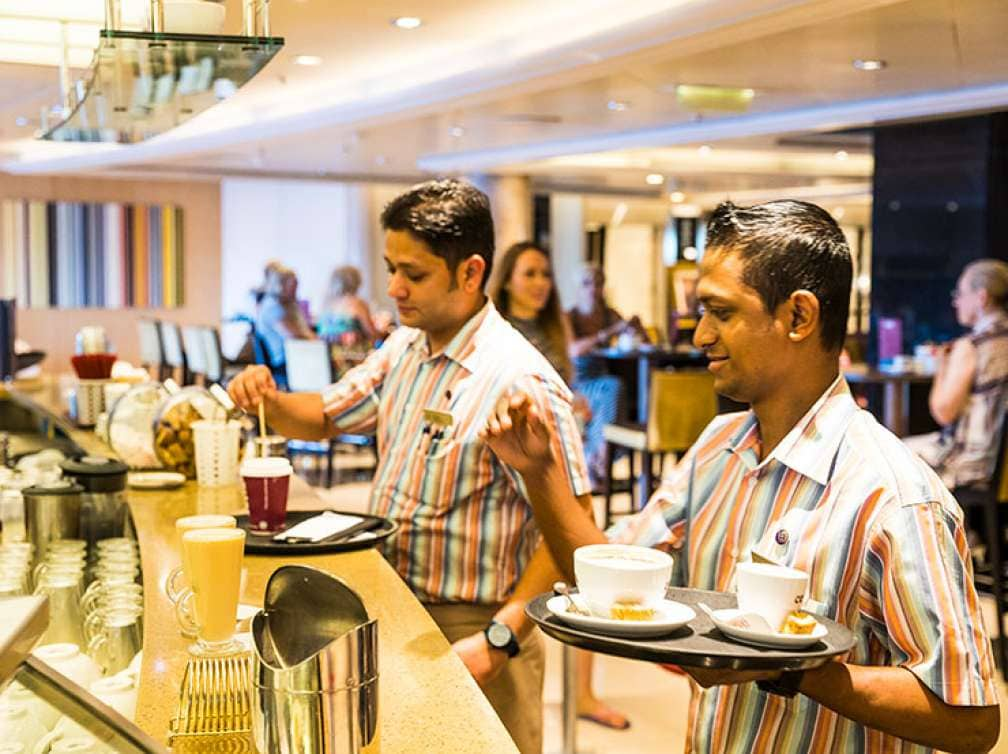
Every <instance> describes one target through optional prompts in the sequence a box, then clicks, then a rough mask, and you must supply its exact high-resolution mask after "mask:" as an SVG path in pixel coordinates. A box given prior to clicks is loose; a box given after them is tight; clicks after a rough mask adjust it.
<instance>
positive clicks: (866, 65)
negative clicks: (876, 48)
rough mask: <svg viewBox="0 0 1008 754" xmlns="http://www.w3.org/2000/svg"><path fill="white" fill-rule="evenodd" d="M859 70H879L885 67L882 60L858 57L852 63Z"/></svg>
mask: <svg viewBox="0 0 1008 754" xmlns="http://www.w3.org/2000/svg"><path fill="white" fill-rule="evenodd" d="M852 65H853V66H854V67H855V68H857V69H858V70H859V71H881V70H882V69H883V68H885V67H886V62H885V61H884V60H874V59H872V58H864V59H861V58H858V59H857V60H855V61H854V62H853V64H852Z"/></svg>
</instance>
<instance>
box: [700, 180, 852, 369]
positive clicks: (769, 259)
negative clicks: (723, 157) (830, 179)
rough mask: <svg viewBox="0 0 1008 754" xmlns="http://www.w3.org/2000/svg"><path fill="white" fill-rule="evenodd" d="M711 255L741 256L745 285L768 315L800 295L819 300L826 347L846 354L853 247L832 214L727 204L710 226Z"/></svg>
mask: <svg viewBox="0 0 1008 754" xmlns="http://www.w3.org/2000/svg"><path fill="white" fill-rule="evenodd" d="M707 250H709V251H723V252H729V253H735V254H738V255H739V256H740V257H741V259H742V261H743V263H744V265H745V267H744V271H743V273H742V282H744V283H745V284H746V285H748V286H749V287H750V288H752V289H754V290H755V291H756V292H757V293H758V294H759V295H760V298H762V299H763V305H764V306H765V307H766V310H767V311H768V312H773V311H774V310H775V309H776V308H777V306H778V305H780V303H781V302H783V301H785V300H787V298H788V296H790V295H791V294H792V293H794V292H795V291H798V290H807V291H810V292H811V293H813V294H814V295H815V297H816V298H817V299H819V312H820V317H821V319H822V331H821V337H822V343H823V346H824V347H825V348H826V349H827V350H837V351H839V350H840V349H841V348H843V342H844V338H845V337H846V335H847V316H848V312H849V310H850V295H851V279H852V277H853V274H854V272H853V266H852V264H851V254H850V247H849V246H848V245H847V239H845V238H844V234H843V231H841V230H840V226H839V225H837V224H836V221H835V220H834V219H833V218H832V217H831V216H830V214H829V213H828V212H827V211H826V210H824V209H823V208H822V207H819V206H817V205H815V204H810V203H809V202H798V201H791V200H786V201H776V202H768V203H766V204H759V205H756V206H755V207H736V206H735V205H734V204H732V203H731V202H723V203H722V204H720V205H718V207H717V209H715V210H714V213H713V214H712V215H711V218H710V221H709V222H708V224H707Z"/></svg>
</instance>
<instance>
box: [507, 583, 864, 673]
mask: <svg viewBox="0 0 1008 754" xmlns="http://www.w3.org/2000/svg"><path fill="white" fill-rule="evenodd" d="M552 596H553V593H552V592H550V593H547V594H541V595H539V596H538V597H536V598H535V599H533V600H532V601H531V602H529V603H528V604H527V605H526V606H525V612H526V613H527V614H528V616H529V617H530V618H531V619H532V620H533V621H535V622H536V624H537V625H538V626H539V628H541V629H542V631H543V633H545V634H546V635H547V636H551V637H553V638H554V639H556V640H557V641H560V642H563V643H564V644H571V645H573V646H575V647H580V648H581V649H590V650H591V651H593V652H601V653H602V654H607V655H615V656H617V657H628V658H630V659H632V660H647V661H649V662H663V663H671V664H673V665H685V666H687V667H702V668H726V669H730V670H804V669H806V668H814V667H818V666H819V665H824V664H825V663H826V662H828V661H829V659H830V658H831V657H835V656H836V655H841V654H843V653H845V652H847V651H848V650H850V649H851V647H853V646H854V634H852V633H851V632H850V630H849V629H847V628H846V627H845V626H842V625H840V624H839V623H836V622H835V621H831V620H829V619H827V618H823V617H822V616H820V615H817V616H816V620H818V621H819V622H820V623H822V624H823V625H824V626H826V629H827V631H828V633H827V634H826V637H825V638H824V639H823V640H822V641H820V642H816V643H815V644H813V645H812V646H811V647H808V648H807V649H787V650H784V649H762V648H760V647H751V646H748V645H746V644H740V643H738V642H735V641H732V640H731V639H729V638H727V637H726V636H725V635H724V634H722V633H721V632H720V631H719V630H718V629H717V628H715V627H714V623H713V622H712V621H711V619H710V618H708V617H707V616H706V615H704V613H703V611H702V610H700V609H699V608H698V607H697V603H699V602H705V603H707V605H709V606H710V607H712V608H713V609H715V610H719V609H721V608H725V607H735V605H736V602H735V595H734V594H725V593H724V592H708V591H706V590H703V589H681V588H676V587H672V588H670V589H669V590H668V592H667V595H666V596H667V597H668V599H670V600H675V601H676V602H682V603H683V604H685V605H689V606H690V607H692V608H693V609H694V610H695V612H696V617H695V618H694V619H693V620H691V621H690V622H689V623H687V624H686V625H685V626H683V627H682V628H680V629H678V630H677V631H673V632H672V633H670V634H669V635H668V636H662V637H657V638H653V639H627V638H622V637H619V636H606V635H604V634H600V633H596V632H594V631H587V630H585V629H583V628H574V627H573V626H569V625H567V624H566V623H563V622H562V621H561V620H560V619H559V618H557V617H556V616H555V615H553V613H551V612H550V611H549V610H548V609H547V607H546V601H547V600H548V599H550V598H551V597H552Z"/></svg>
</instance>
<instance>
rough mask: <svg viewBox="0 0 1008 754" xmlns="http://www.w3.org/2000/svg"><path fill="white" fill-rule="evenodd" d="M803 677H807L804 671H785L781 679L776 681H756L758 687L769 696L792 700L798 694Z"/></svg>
mask: <svg viewBox="0 0 1008 754" xmlns="http://www.w3.org/2000/svg"><path fill="white" fill-rule="evenodd" d="M803 675H805V671H804V670H785V671H784V672H783V673H781V674H780V678H778V679H776V680H774V681H770V680H766V681H756V686H758V687H759V688H760V689H761V690H762V691H765V692H767V693H768V694H776V695H777V696H786V697H788V698H790V697H793V696H794V695H795V694H797V693H798V689H799V687H800V686H801V682H802V676H803Z"/></svg>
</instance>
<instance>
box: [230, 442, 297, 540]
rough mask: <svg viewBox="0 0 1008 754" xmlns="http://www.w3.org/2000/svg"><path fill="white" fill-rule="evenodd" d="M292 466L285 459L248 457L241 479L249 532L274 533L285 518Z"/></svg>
mask: <svg viewBox="0 0 1008 754" xmlns="http://www.w3.org/2000/svg"><path fill="white" fill-rule="evenodd" d="M292 472H293V467H292V466H291V463H290V461H288V460H287V459H286V458H248V459H246V460H245V461H244V462H243V463H242V465H241V470H240V473H241V478H242V482H243V483H244V484H245V497H246V498H247V499H248V509H249V533H251V534H263V535H269V534H275V533H277V532H278V531H281V530H282V529H283V528H284V520H285V519H286V518H287V493H288V490H289V488H290V478H291V473H292Z"/></svg>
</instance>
